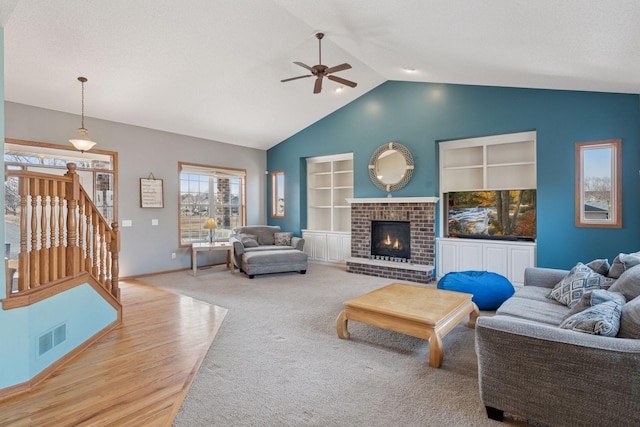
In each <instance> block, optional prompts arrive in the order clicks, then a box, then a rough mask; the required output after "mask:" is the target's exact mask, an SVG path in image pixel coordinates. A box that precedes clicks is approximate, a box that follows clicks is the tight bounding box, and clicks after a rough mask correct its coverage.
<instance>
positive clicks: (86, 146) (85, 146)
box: [69, 77, 96, 153]
mask: <svg viewBox="0 0 640 427" xmlns="http://www.w3.org/2000/svg"><path fill="white" fill-rule="evenodd" d="M78 80H79V81H80V83H81V84H82V116H81V117H82V120H81V126H80V128H79V129H78V136H77V137H76V138H75V139H70V140H69V142H70V143H72V144H73V146H74V147H76V149H77V150H79V151H80V152H81V153H84V152H85V151H89V150H91V149H92V148H93V146H94V145H96V143H95V142H94V141H92V140H90V139H89V131H88V130H87V129H85V127H84V84H85V83H86V82H87V78H86V77H78Z"/></svg>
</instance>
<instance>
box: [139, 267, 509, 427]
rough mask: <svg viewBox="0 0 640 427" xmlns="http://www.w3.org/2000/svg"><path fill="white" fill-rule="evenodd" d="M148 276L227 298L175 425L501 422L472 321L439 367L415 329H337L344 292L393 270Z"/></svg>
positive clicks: (368, 285)
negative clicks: (491, 402) (342, 333)
mask: <svg viewBox="0 0 640 427" xmlns="http://www.w3.org/2000/svg"><path fill="white" fill-rule="evenodd" d="M141 281H144V282H146V283H149V284H152V285H155V286H159V287H162V288H164V289H167V290H171V291H173V292H176V293H180V294H184V295H188V296H191V297H194V298H197V299H200V300H203V301H207V302H209V303H212V304H217V305H220V306H222V307H225V308H227V309H229V313H228V314H227V316H226V319H225V321H224V323H223V325H222V328H221V329H220V332H219V334H218V336H217V338H216V340H215V341H214V343H213V345H212V346H211V349H210V350H209V353H208V355H207V357H206V359H205V361H204V363H203V364H202V367H201V369H200V371H199V373H198V375H197V377H196V379H195V381H194V383H193V385H192V387H191V390H190V391H189V393H188V395H187V398H186V399H185V401H184V404H183V406H182V408H181V410H180V412H179V413H178V416H177V417H176V420H175V423H174V425H175V426H189V427H193V426H499V425H501V424H500V423H498V422H495V421H491V420H489V419H487V417H486V414H485V411H484V407H483V406H482V404H481V402H480V399H479V397H478V380H477V361H476V355H475V352H474V331H473V330H472V329H469V328H467V327H466V326H464V323H465V322H462V323H461V324H460V325H458V326H457V327H456V328H455V329H454V330H453V331H451V332H450V333H449V334H448V335H447V336H446V337H445V338H444V340H443V342H444V360H443V363H442V366H441V368H440V369H435V368H431V367H429V366H428V364H427V362H428V358H429V346H428V343H427V342H426V341H423V340H420V339H417V338H413V337H409V336H406V335H402V334H398V333H394V332H390V331H385V330H382V329H378V328H374V327H371V326H367V325H363V324H360V323H357V322H350V323H349V330H350V332H351V339H350V340H341V339H339V338H338V337H337V335H336V330H335V320H336V317H337V316H338V314H339V313H340V311H341V309H342V302H343V301H344V300H346V299H349V298H353V297H355V296H358V295H360V294H362V293H365V292H368V291H370V290H373V289H377V288H379V287H382V286H385V285H387V284H389V283H391V282H392V281H391V280H389V279H382V278H376V277H370V276H363V275H357V274H350V273H347V272H346V271H344V268H341V267H334V266H326V265H319V264H310V266H309V270H308V272H307V274H306V275H301V274H298V273H285V274H270V275H263V276H256V277H255V279H253V280H250V279H249V278H248V277H246V276H245V275H243V274H235V275H231V274H229V272H228V271H227V270H224V268H223V267H222V266H216V267H213V268H211V269H208V270H201V271H199V272H198V276H197V277H195V278H194V277H193V276H192V275H191V273H190V272H178V273H169V274H164V275H156V276H149V277H145V278H142V279H141ZM407 283H408V282H407ZM185 309H187V308H185ZM504 424H507V425H520V423H518V422H516V421H514V420H510V419H508V420H506V422H505V423H504ZM504 424H503V425H504Z"/></svg>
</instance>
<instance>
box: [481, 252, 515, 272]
mask: <svg viewBox="0 0 640 427" xmlns="http://www.w3.org/2000/svg"><path fill="white" fill-rule="evenodd" d="M483 249H484V253H483V256H484V268H483V270H486V271H491V272H492V273H498V274H501V275H503V276H504V277H506V278H508V277H509V265H508V256H507V252H508V251H507V247H506V246H504V245H484V247H483Z"/></svg>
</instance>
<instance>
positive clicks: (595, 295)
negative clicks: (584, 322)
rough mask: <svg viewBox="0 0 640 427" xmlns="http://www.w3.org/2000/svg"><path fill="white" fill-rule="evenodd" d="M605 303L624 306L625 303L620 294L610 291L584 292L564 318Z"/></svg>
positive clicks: (595, 290)
mask: <svg viewBox="0 0 640 427" xmlns="http://www.w3.org/2000/svg"><path fill="white" fill-rule="evenodd" d="M609 289H611V288H609ZM607 301H614V302H617V303H618V304H620V305H624V304H625V303H626V302H627V300H626V299H625V297H624V295H622V294H621V293H620V292H611V290H608V291H607V290H605V289H594V290H592V291H588V292H585V293H584V294H583V295H582V298H580V301H578V302H577V303H576V304H575V305H574V306H573V307H571V310H569V312H568V313H567V315H566V316H564V318H565V319H568V318H569V317H571V316H573V315H574V314H576V313H580V312H581V311H583V310H586V309H587V308H589V307H592V306H594V305H598V304H602V303H603V302H607Z"/></svg>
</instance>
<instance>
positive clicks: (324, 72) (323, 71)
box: [280, 33, 358, 93]
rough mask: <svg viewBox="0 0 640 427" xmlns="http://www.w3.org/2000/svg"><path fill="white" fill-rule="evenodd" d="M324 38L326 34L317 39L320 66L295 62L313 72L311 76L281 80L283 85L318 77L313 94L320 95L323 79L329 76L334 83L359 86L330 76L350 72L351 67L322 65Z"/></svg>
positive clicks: (317, 36)
mask: <svg viewBox="0 0 640 427" xmlns="http://www.w3.org/2000/svg"><path fill="white" fill-rule="evenodd" d="M323 37H324V33H317V34H316V38H317V39H318V65H314V66H313V67H310V66H308V65H307V64H303V63H302V62H294V64H296V65H299V66H301V67H302V68H306V69H307V70H309V71H310V72H311V74H306V75H304V76H298V77H291V78H289V79H284V80H280V81H281V82H282V83H284V82H289V81H291V80H298V79H302V78H305V77H313V76H315V77H316V83H315V85H314V86H313V93H320V91H321V90H322V78H323V77H324V76H327V78H328V79H329V80H333V81H334V82H338V83H340V84H343V85H345V86H349V87H356V86H357V85H358V84H357V83H355V82H352V81H351V80H347V79H343V78H341V77H336V76H330V75H329V74H331V73H335V72H337V71H343V70H348V69H349V68H351V65H349V64H347V63H344V64H340V65H336V66H335V67H327V66H326V65H322V38H323Z"/></svg>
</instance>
